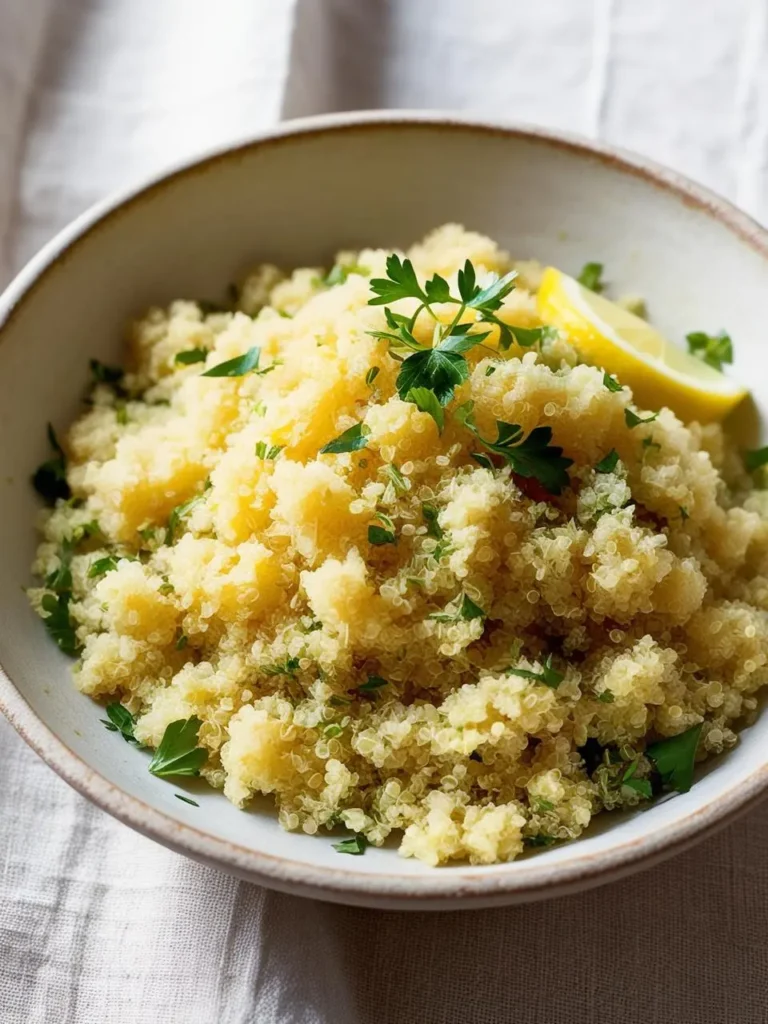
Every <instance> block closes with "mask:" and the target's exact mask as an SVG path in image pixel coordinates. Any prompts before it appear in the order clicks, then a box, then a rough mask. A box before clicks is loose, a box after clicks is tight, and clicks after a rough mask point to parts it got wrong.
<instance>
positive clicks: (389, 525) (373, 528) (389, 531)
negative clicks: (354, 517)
mask: <svg viewBox="0 0 768 1024" xmlns="http://www.w3.org/2000/svg"><path fill="white" fill-rule="evenodd" d="M376 518H377V519H378V520H379V521H380V522H381V523H382V524H383V525H381V526H379V525H378V524H376V523H371V525H370V526H369V527H368V543H369V544H373V545H375V546H376V547H380V546H381V545H382V544H396V543H397V535H396V533H395V524H394V523H393V522H392V520H391V519H390V518H389V516H388V515H385V513H384V512H377V513H376Z"/></svg>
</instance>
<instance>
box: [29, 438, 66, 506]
mask: <svg viewBox="0 0 768 1024" xmlns="http://www.w3.org/2000/svg"><path fill="white" fill-rule="evenodd" d="M48 441H49V443H50V446H51V448H52V449H53V456H52V458H50V459H48V460H47V461H46V462H43V463H42V465H40V466H38V467H37V469H36V470H35V472H34V475H33V476H32V486H33V487H34V488H35V490H36V491H37V493H38V494H39V495H40V497H41V498H44V499H45V501H46V502H47V503H48V504H49V505H54V504H55V503H56V501H57V499H58V498H63V499H64V500H65V501H66V500H67V499H69V498H70V497H71V496H72V492H71V491H70V489H69V484H68V483H67V460H66V457H65V455H64V450H63V448H62V447H61V445H60V444H59V441H58V438H57V437H56V432H55V431H54V429H53V427H52V426H51V424H50V423H49V424H48Z"/></svg>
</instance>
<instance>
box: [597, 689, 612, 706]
mask: <svg viewBox="0 0 768 1024" xmlns="http://www.w3.org/2000/svg"><path fill="white" fill-rule="evenodd" d="M597 699H598V700H599V701H601V703H603V704H613V702H614V701H615V700H616V698H615V697H614V695H613V693H612V691H611V690H602V691H601V692H600V693H598V695H597Z"/></svg>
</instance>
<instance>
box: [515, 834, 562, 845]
mask: <svg viewBox="0 0 768 1024" xmlns="http://www.w3.org/2000/svg"><path fill="white" fill-rule="evenodd" d="M556 842H557V840H556V839H555V837H554V836H545V835H538V836H523V845H525V846H531V847H537V846H552V845H553V844H554V843H556Z"/></svg>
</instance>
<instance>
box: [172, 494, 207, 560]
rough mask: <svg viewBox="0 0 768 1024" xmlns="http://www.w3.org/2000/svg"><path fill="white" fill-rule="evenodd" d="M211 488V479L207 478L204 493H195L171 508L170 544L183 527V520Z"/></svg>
mask: <svg viewBox="0 0 768 1024" xmlns="http://www.w3.org/2000/svg"><path fill="white" fill-rule="evenodd" d="M210 489H211V481H210V480H206V482H205V485H204V487H203V493H202V494H195V495H193V496H192V497H191V498H188V499H187V500H186V501H182V503H181V504H180V505H177V506H176V507H175V508H173V509H171V514H170V515H169V516H168V537H167V541H168V543H169V544H172V543H173V540H174V538H175V536H176V534H177V532H178V530H179V528H180V527H181V524H182V522H183V520H185V519H186V518H187V516H188V515H189V514H190V512H192V511H193V510H194V509H195V508H197V506H198V505H199V504H200V503H201V502H202V501H203V500H204V498H205V493H206V491H209V490H210Z"/></svg>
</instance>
